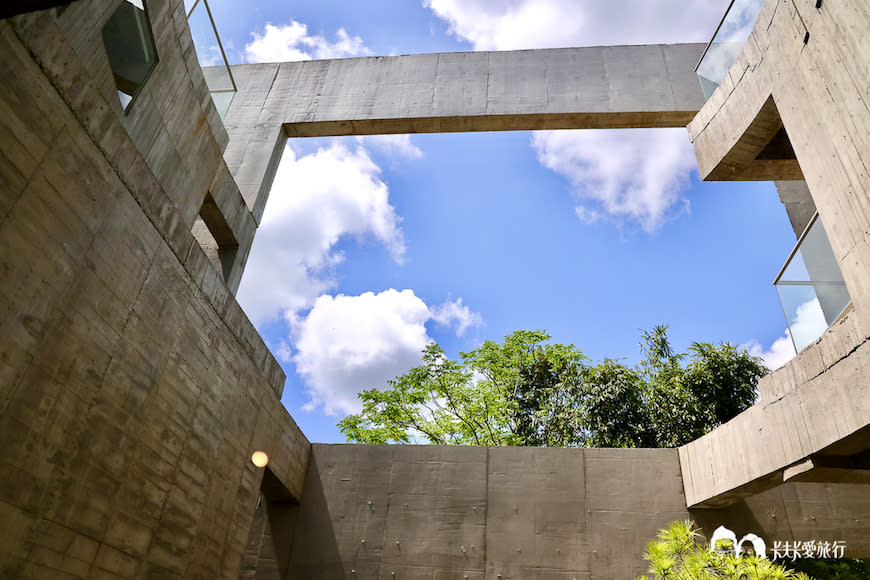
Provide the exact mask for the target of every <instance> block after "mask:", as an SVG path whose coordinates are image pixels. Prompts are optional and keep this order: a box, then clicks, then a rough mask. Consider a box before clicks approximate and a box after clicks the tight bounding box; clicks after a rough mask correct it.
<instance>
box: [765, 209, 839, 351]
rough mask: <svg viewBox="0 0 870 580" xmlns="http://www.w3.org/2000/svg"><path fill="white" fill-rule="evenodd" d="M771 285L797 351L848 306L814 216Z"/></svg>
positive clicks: (832, 255)
mask: <svg viewBox="0 0 870 580" xmlns="http://www.w3.org/2000/svg"><path fill="white" fill-rule="evenodd" d="M774 284H775V285H776V290H777V292H778V293H779V299H780V302H781V303H782V309H783V311H784V312H785V317H786V321H787V322H788V327H789V331H790V334H791V337H792V340H793V341H794V347H795V350H797V351H801V350H803V349H804V348H806V347H807V346H808V345H809V344H810V343H812V342H813V341H814V340H816V339H817V338H819V337H820V336H821V335H822V333H824V332H825V330H827V329H828V327H829V326H830V325H831V324H833V323H834V321H835V320H837V318H838V317H839V316H840V314H842V313H843V310H845V309H846V307H847V306H848V305H849V304H850V303H851V298H850V297H849V291H848V290H846V282H845V281H844V280H843V275H842V274H841V273H840V267H839V265H838V264H837V260H836V258H835V257H834V251H833V250H832V249H831V244H830V242H829V241H828V236H827V235H826V234H825V228H824V226H823V225H822V220H820V219H819V218H818V217H816V218H815V219H814V220H813V221H812V222H810V225H809V227H808V229H807V231H806V232H805V233H804V235H803V236H802V238H801V240H800V241H799V242H798V244H797V245H796V246H795V249H794V250H793V251H792V255H791V256H790V257H789V260H788V261H787V263H786V265H785V267H784V268H783V270H782V272H781V273H780V275H779V276H778V277H777V279H776V281H775V282H774Z"/></svg>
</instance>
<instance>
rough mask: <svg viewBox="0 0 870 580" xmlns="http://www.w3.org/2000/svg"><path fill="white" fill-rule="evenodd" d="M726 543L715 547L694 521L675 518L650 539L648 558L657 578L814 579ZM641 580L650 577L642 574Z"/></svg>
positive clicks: (654, 576)
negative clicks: (737, 553)
mask: <svg viewBox="0 0 870 580" xmlns="http://www.w3.org/2000/svg"><path fill="white" fill-rule="evenodd" d="M726 543H727V544H728V545H727V546H717V548H718V549H717V550H714V551H711V550H710V549H709V547H708V546H707V544H706V543H705V542H704V541H703V540H702V537H701V535H700V533H698V530H697V529H695V527H694V524H693V523H692V522H691V521H685V522H679V521H677V522H671V523H670V524H668V526H667V527H666V528H664V529H663V530H661V531H660V532H659V533H658V535H657V539H656V540H653V541H652V542H650V543H649V545H648V546H647V551H646V553H645V554H644V558H645V559H646V560H648V561H649V563H650V566H649V572H650V573H651V574H652V575H653V578H654V579H655V580H671V579H673V580H717V579H726V578H727V579H728V580H812V578H811V577H810V576H807V575H806V574H804V573H803V572H794V571H792V570H788V569H786V568H784V567H782V566H780V565H778V564H774V563H773V562H771V561H770V560H768V559H767V558H762V557H760V556H754V555H753V556H742V557H739V558H738V557H737V556H735V555H734V554H733V553H731V552H728V550H727V548H730V547H731V546H730V544H731V542H730V541H727V542H726ZM722 548H726V549H722ZM638 580H649V579H648V578H647V577H646V576H641V577H640V578H639V579H638Z"/></svg>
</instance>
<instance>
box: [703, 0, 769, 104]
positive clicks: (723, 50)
mask: <svg viewBox="0 0 870 580" xmlns="http://www.w3.org/2000/svg"><path fill="white" fill-rule="evenodd" d="M763 4H764V0H734V1H733V2H732V3H731V5H730V6H729V7H728V11H727V12H726V13H725V17H724V18H723V19H722V23H721V24H720V25H719V29H718V30H717V31H716V34H715V36H713V40H711V41H710V44H709V46H707V52H705V53H704V56H703V58H702V59H701V62H700V63H699V64H698V68H697V69H695V72H696V73H698V80H699V81H700V82H701V90H703V91H704V97H705V98H708V99H709V98H710V95H712V94H713V91H715V90H716V87H718V86H719V84H720V83H721V82H722V79H724V78H725V75H727V74H728V69H730V68H731V65H732V64H734V61H735V60H737V57H738V56H739V55H740V51H741V50H743V45H744V44H746V39H747V38H749V33H750V32H752V27H753V26H755V21H756V20H758V14H759V13H760V12H761V6H762V5H763Z"/></svg>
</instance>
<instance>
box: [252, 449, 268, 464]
mask: <svg viewBox="0 0 870 580" xmlns="http://www.w3.org/2000/svg"><path fill="white" fill-rule="evenodd" d="M251 463H253V464H254V465H256V466H257V467H266V464H267V463H269V456H268V455H266V454H265V453H264V452H262V451H254V454H253V455H251Z"/></svg>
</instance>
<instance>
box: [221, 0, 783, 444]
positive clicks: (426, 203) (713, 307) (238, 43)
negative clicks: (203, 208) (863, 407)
mask: <svg viewBox="0 0 870 580" xmlns="http://www.w3.org/2000/svg"><path fill="white" fill-rule="evenodd" d="M727 4H728V1H727V0H715V1H714V0H710V1H706V2H700V1H699V2H687V1H685V0H679V1H678V0H661V1H659V2H655V3H653V2H649V1H648V0H610V1H608V2H598V1H597V0H583V1H580V0H509V1H501V0H500V1H498V2H496V1H493V0H428V1H427V2H426V3H425V4H424V3H423V2H421V1H419V0H405V1H401V2H400V1H397V0H396V1H393V2H382V1H381V2H379V1H368V2H356V3H349V2H346V1H345V2H337V1H319V2H316V3H315V2H307V3H287V2H267V1H261V0H254V1H252V2H247V3H239V2H235V1H229V0H211V2H210V5H211V8H212V11H213V13H214V17H215V21H216V23H217V26H218V29H219V31H220V34H221V37H222V39H223V41H224V44H225V47H226V48H227V54H228V58H229V59H230V61H231V63H233V64H237V63H242V62H265V61H280V60H291V59H293V60H296V59H305V58H341V57H353V56H366V55H389V54H406V53H419V52H432V51H463V50H508V49H522V48H544V47H558V46H584V45H599V44H638V43H650V42H699V41H700V42H705V41H706V40H708V39H709V37H710V35H711V34H712V32H713V30H715V27H716V25H717V24H718V21H719V19H720V18H721V16H722V14H723V13H724V10H725V8H726V7H727ZM794 241H795V237H794V234H793V232H792V231H791V229H790V227H789V224H788V220H787V217H786V214H785V210H784V209H783V206H782V204H780V203H779V201H778V199H777V195H776V191H775V189H774V187H773V185H772V184H771V183H702V182H700V181H699V178H698V173H697V168H696V165H695V161H694V155H693V152H692V149H691V145H690V144H689V141H688V137H687V135H686V132H685V130H683V129H673V130H621V131H570V132H564V131H563V132H541V133H530V132H510V133H479V134H443V135H413V136H389V137H366V138H341V139H308V140H301V139H300V140H291V141H290V142H288V147H287V150H286V151H285V155H284V159H283V161H282V165H281V169H280V170H279V174H278V176H277V178H276V181H275V186H274V187H273V190H272V194H271V197H270V200H269V203H268V205H267V207H266V211H265V215H264V219H263V223H262V224H261V227H260V230H259V232H258V234H257V238H256V240H255V242H254V247H253V250H252V252H251V257H250V259H249V262H248V268H247V270H246V273H245V276H244V278H243V280H242V286H241V288H240V291H239V301H240V303H241V304H242V306H243V308H244V309H245V311H246V312H247V313H248V315H249V316H250V317H251V319H252V321H254V323H255V324H256V325H257V328H258V329H259V330H260V332H261V334H262V335H263V336H264V338H265V340H266V342H267V343H268V344H269V346H270V348H271V349H272V351H273V352H274V353H275V354H276V356H277V357H278V359H279V360H280V361H281V363H282V365H283V366H284V368H285V370H286V372H287V384H286V387H285V392H284V397H283V402H284V404H285V406H286V407H287V408H288V410H289V411H290V413H291V414H292V415H293V416H294V418H295V419H296V421H297V423H298V424H299V425H300V427H301V428H302V429H303V431H304V432H305V433H306V435H307V436H308V437H309V438H310V439H311V440H312V441H320V442H340V441H343V440H344V439H343V436H342V435H341V433H340V432H339V431H338V430H337V429H336V427H335V423H336V422H337V421H338V420H339V419H340V418H341V417H343V416H344V414H346V413H347V412H351V411H353V410H354V409H355V408H356V405H357V402H356V397H355V394H356V393H357V392H358V391H360V390H362V389H364V388H370V387H376V386H384V385H385V383H386V380H387V379H388V378H391V377H393V376H395V375H397V374H401V373H403V372H404V371H406V370H407V369H408V368H410V366H413V365H414V364H416V363H417V362H418V361H419V355H420V350H421V348H422V347H423V346H424V345H425V344H426V343H427V342H429V341H431V340H435V341H437V342H438V343H439V344H441V345H442V346H444V347H445V349H446V350H447V351H448V353H449V354H450V355H452V356H456V355H457V354H458V352H459V351H462V350H470V349H472V348H474V347H476V346H478V345H479V344H480V343H481V342H482V341H483V340H487V339H493V340H500V339H501V338H502V337H503V336H504V335H505V334H508V333H510V332H511V331H513V330H516V329H520V328H528V329H535V328H541V329H546V330H547V331H549V332H550V334H552V336H553V340H555V341H558V342H565V343H573V344H575V345H577V346H578V347H579V348H580V349H582V350H583V352H584V353H585V354H586V355H587V356H589V357H591V358H592V359H594V360H600V359H601V358H603V357H605V356H607V357H612V358H626V359H627V360H628V361H629V362H632V361H634V360H636V358H637V356H638V348H637V342H638V338H639V334H640V329H644V328H646V329H648V328H650V327H652V326H653V325H655V324H659V323H666V324H670V326H671V339H672V342H673V344H674V346H675V347H676V348H677V349H685V348H686V347H687V346H688V344H689V343H690V342H692V341H695V340H697V341H709V342H720V341H730V342H732V343H735V344H739V345H745V346H746V347H747V348H750V349H751V350H752V351H753V352H754V353H756V354H759V355H763V356H765V357H766V358H767V360H768V361H769V363H770V365H771V366H778V365H779V364H782V363H783V362H784V361H785V360H787V359H788V358H789V357H790V356H791V355H792V354H793V351H792V350H791V345H790V342H789V340H788V339H787V338H786V336H785V326H786V325H785V320H784V318H783V314H782V311H781V309H780V305H779V301H778V299H777V296H776V292H775V290H774V288H773V286H772V285H771V281H772V280H773V278H774V276H775V275H776V273H777V271H778V270H779V268H780V266H781V265H782V263H783V261H784V260H785V258H786V256H787V255H788V253H789V251H790V250H791V247H792V246H793V245H794Z"/></svg>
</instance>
